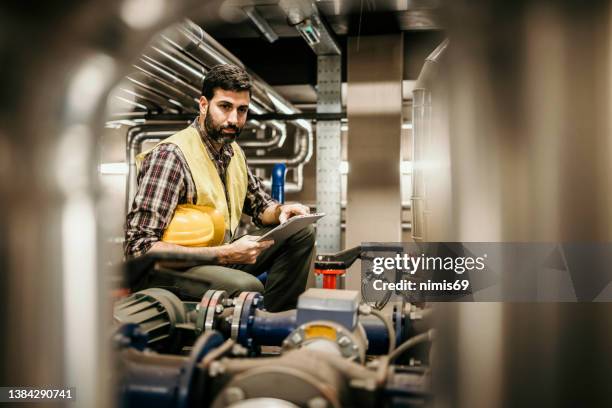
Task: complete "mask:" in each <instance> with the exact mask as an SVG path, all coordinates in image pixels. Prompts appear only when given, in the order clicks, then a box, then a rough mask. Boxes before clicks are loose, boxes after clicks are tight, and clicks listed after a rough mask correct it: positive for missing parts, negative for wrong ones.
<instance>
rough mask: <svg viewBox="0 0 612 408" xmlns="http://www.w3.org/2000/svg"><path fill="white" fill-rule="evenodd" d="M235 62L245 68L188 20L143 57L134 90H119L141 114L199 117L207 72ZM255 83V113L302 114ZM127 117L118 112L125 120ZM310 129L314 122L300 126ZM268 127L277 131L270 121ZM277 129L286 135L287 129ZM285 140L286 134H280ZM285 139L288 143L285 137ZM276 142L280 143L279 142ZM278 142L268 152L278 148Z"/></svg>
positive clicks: (131, 80) (261, 83)
mask: <svg viewBox="0 0 612 408" xmlns="http://www.w3.org/2000/svg"><path fill="white" fill-rule="evenodd" d="M221 63H231V64H235V65H238V66H241V67H244V64H242V63H241V62H240V60H238V58H236V57H235V56H234V55H233V54H231V53H230V52H229V51H228V50H226V49H225V48H223V46H222V45H221V44H219V43H218V42H217V41H215V40H214V39H213V38H212V37H211V36H210V35H208V34H207V33H206V32H205V31H204V30H203V29H202V28H200V27H199V26H197V25H196V24H194V23H193V22H191V21H189V20H187V21H186V22H184V23H183V24H178V25H176V26H173V27H171V28H169V29H168V30H166V31H164V32H163V33H162V34H161V35H160V36H159V39H158V40H157V41H156V42H155V43H154V44H153V45H152V46H150V47H149V48H148V49H147V51H145V53H143V55H142V57H141V59H140V62H139V63H138V64H137V65H134V68H135V69H136V70H137V73H135V74H131V75H129V76H128V77H127V78H126V81H124V84H125V82H129V85H131V86H132V87H134V90H130V89H129V88H130V87H129V86H127V85H126V86H122V87H120V90H121V91H123V92H124V93H126V94H128V95H127V96H128V97H122V96H121V95H117V98H119V99H120V100H122V101H123V102H125V103H127V104H128V105H129V107H130V108H132V109H134V108H135V109H139V110H141V111H146V112H142V113H150V112H154V113H162V114H163V113H196V112H197V100H198V98H199V96H200V88H199V87H200V84H201V83H202V80H203V79H204V77H205V75H206V72H207V70H208V69H209V68H210V67H212V66H214V65H217V64H221ZM247 71H248V72H249V75H251V77H252V79H253V89H252V99H251V111H252V112H253V113H255V114H263V113H282V114H297V113H300V110H299V109H297V108H295V107H294V106H293V105H292V104H291V103H290V102H288V101H287V100H286V99H285V98H283V97H282V96H281V95H280V94H278V93H277V92H276V91H275V90H274V89H273V88H272V87H271V86H270V85H268V84H267V83H265V82H264V81H263V80H262V79H261V78H260V77H259V76H257V75H256V74H255V73H253V72H250V71H249V70H248V69H247ZM124 114H125V112H117V115H119V116H121V115H124ZM295 124H296V125H297V126H299V127H302V128H303V129H305V130H310V129H309V127H310V126H309V123H307V122H305V121H298V120H296V121H295ZM268 125H269V126H274V125H275V123H274V122H271V123H269V124H268ZM278 130H279V131H281V132H282V127H281V126H279V127H278ZM281 136H282V135H281ZM281 140H284V139H283V138H282V137H281ZM274 143H276V142H274ZM274 143H273V142H270V144H266V145H263V147H270V146H274Z"/></svg>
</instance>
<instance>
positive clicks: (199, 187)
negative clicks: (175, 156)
mask: <svg viewBox="0 0 612 408" xmlns="http://www.w3.org/2000/svg"><path fill="white" fill-rule="evenodd" d="M162 143H173V144H175V145H177V146H178V148H179V149H180V150H181V153H183V156H185V160H186V161H187V166H188V167H189V170H190V171H191V177H192V178H193V181H194V183H195V187H196V192H197V194H198V200H197V202H196V203H195V204H196V205H202V206H209V207H213V208H215V209H217V210H218V211H220V212H221V213H222V214H223V217H224V219H225V229H226V230H229V231H230V232H231V234H232V235H233V233H234V231H235V230H236V228H237V227H238V224H239V223H240V216H241V215H242V207H243V206H244V199H245V197H246V192H247V185H248V176H247V167H246V159H245V157H244V152H243V151H242V149H241V148H240V146H238V143H236V142H233V143H232V148H233V150H234V156H233V157H232V159H231V161H230V164H229V166H228V168H227V172H226V174H225V185H226V187H227V199H226V196H225V189H224V188H223V183H222V181H221V178H220V177H219V173H218V172H217V168H216V167H215V164H214V163H213V161H212V159H211V158H210V156H209V154H208V150H207V149H206V146H204V142H203V141H202V138H201V137H200V133H199V132H198V130H197V129H196V128H194V127H193V126H189V127H187V128H185V129H183V130H181V131H180V132H178V133H176V134H174V135H172V136H170V137H169V138H167V139H164V140H162V141H161V142H159V143H158V144H157V145H156V146H155V147H157V146H159V145H160V144H162ZM155 147H154V148H155ZM151 150H153V149H151ZM151 150H149V151H146V152H143V153H141V154H139V155H138V156H136V165H137V167H138V169H140V165H141V163H142V161H143V160H144V158H145V157H146V156H147V155H148V154H149V153H150V152H151ZM228 202H229V208H228Z"/></svg>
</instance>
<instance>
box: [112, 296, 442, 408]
mask: <svg viewBox="0 0 612 408" xmlns="http://www.w3.org/2000/svg"><path fill="white" fill-rule="evenodd" d="M263 300H264V299H263V296H262V295H261V294H259V293H256V292H243V293H241V294H240V295H239V296H237V297H235V298H229V297H228V296H227V294H226V292H224V291H220V290H209V291H207V292H206V293H205V294H204V296H203V297H202V299H201V300H200V302H185V301H181V300H180V299H179V298H178V297H177V296H175V295H174V294H172V293H171V292H169V291H167V290H164V289H158V288H157V289H155V288H153V289H147V290H143V291H140V292H136V293H134V294H132V295H130V296H128V297H126V298H124V299H121V300H120V301H118V302H117V303H116V305H115V310H114V318H115V322H116V323H117V330H116V334H115V338H114V343H115V345H116V348H117V357H118V358H117V362H118V371H117V372H118V373H119V378H118V380H117V381H118V386H119V387H118V389H119V399H120V402H121V405H122V406H124V407H138V406H147V407H149V406H153V407H187V406H211V407H225V406H232V407H263V406H266V407H344V406H355V407H374V406H376V407H378V406H388V407H400V406H401V407H408V406H424V405H425V404H426V403H427V402H428V400H429V398H430V382H431V375H430V369H429V365H428V361H429V356H428V354H429V340H431V339H432V336H433V331H432V330H430V329H429V327H430V321H429V320H430V316H431V310H429V309H419V308H415V307H414V306H412V305H410V304H399V305H396V306H395V307H394V308H393V309H392V311H391V312H390V314H389V315H387V314H385V313H383V312H381V311H377V310H375V309H372V308H371V307H370V306H368V305H367V304H365V303H362V304H360V296H359V293H358V292H356V291H343V290H329V289H309V290H307V291H306V292H305V293H304V294H302V295H301V296H300V298H299V300H298V306H297V309H295V310H289V311H285V312H280V313H269V312H267V311H266V310H265V309H264V306H263V305H264V302H263ZM396 344H400V345H399V346H398V347H397V348H396V347H395V345H396ZM414 346H418V347H414ZM399 363H402V364H399Z"/></svg>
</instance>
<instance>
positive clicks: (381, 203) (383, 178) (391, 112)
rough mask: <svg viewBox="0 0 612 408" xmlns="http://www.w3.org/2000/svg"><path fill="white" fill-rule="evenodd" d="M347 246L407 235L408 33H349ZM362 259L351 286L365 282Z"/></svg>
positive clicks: (350, 278)
mask: <svg viewBox="0 0 612 408" xmlns="http://www.w3.org/2000/svg"><path fill="white" fill-rule="evenodd" d="M347 48H348V50H347V52H348V55H347V80H348V93H347V115H348V123H349V133H348V161H349V174H348V185H347V208H346V241H345V242H346V247H347V248H350V247H352V246H356V245H359V244H361V243H362V242H372V241H385V242H397V241H400V240H401V194H400V173H399V163H400V153H401V148H400V140H401V125H402V72H403V37H402V35H401V34H397V35H385V36H372V37H360V38H356V37H353V38H349V41H348V47H347ZM359 277H360V271H359V265H356V266H354V267H353V268H351V271H350V272H349V274H348V277H347V283H346V286H347V289H358V288H359V287H360V285H359V282H360V279H359Z"/></svg>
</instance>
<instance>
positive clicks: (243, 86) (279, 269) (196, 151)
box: [124, 65, 314, 312]
mask: <svg viewBox="0 0 612 408" xmlns="http://www.w3.org/2000/svg"><path fill="white" fill-rule="evenodd" d="M250 99H251V79H250V77H249V75H248V74H247V73H246V72H245V71H244V70H243V69H242V68H240V67H237V66H235V65H217V66H215V67H213V68H211V69H210V71H209V72H208V73H207V75H206V78H205V79H204V83H203V85H202V96H201V97H200V99H199V108H200V114H199V116H198V117H197V118H196V119H195V120H194V121H193V123H192V124H191V125H190V126H188V127H187V128H186V129H183V130H182V131H180V132H178V133H176V134H174V135H173V136H171V137H169V138H168V139H166V140H164V141H162V142H160V143H159V144H158V145H157V146H155V147H154V148H153V149H152V150H150V151H148V152H145V153H143V154H141V155H140V156H139V157H138V162H139V174H138V190H137V192H136V195H135V197H134V201H133V203H132V206H131V209H130V211H129V213H128V215H127V219H126V226H125V245H124V250H125V254H126V256H128V257H131V256H140V255H143V254H145V253H147V252H149V251H164V252H167V251H175V252H182V253H192V254H202V255H207V256H210V257H212V258H214V259H215V262H216V265H205V266H204V265H202V266H196V267H193V268H190V269H188V270H186V271H184V272H181V273H177V274H174V275H173V274H167V275H164V277H163V278H160V277H159V276H153V275H154V274H150V275H149V276H147V277H146V278H145V282H143V283H142V286H143V287H164V288H167V289H170V290H172V291H174V292H175V293H176V292H178V294H179V295H180V296H182V297H183V298H188V299H198V298H199V297H201V296H202V295H203V291H205V290H206V289H209V288H212V289H222V290H226V291H227V292H228V294H229V295H230V296H235V295H236V294H237V293H238V292H240V291H257V292H262V293H264V303H265V306H266V309H267V310H269V311H271V312H278V311H283V310H287V309H291V308H295V306H296V302H297V297H298V296H299V295H300V294H301V293H302V292H303V291H304V289H305V287H306V281H307V278H308V275H309V273H310V270H311V263H312V259H313V257H314V230H313V228H312V227H309V228H305V229H303V230H301V231H299V232H297V233H295V234H294V235H293V236H292V237H290V238H289V239H287V240H285V241H283V242H277V243H274V242H272V241H263V242H257V241H256V240H255V239H256V236H257V235H262V234H264V233H265V232H267V231H268V230H270V229H271V228H272V227H266V226H273V225H276V224H278V223H280V222H284V221H286V220H287V219H288V218H290V217H292V216H295V215H305V214H308V213H309V210H308V207H306V206H304V205H301V204H285V205H281V204H280V203H278V202H277V201H275V200H273V199H272V198H271V197H270V195H269V194H268V193H267V192H266V191H265V190H264V188H263V186H262V183H261V180H259V179H258V178H257V177H255V176H254V175H253V174H252V173H251V170H250V169H249V167H248V165H247V161H246V158H245V155H244V152H243V151H242V149H241V148H240V147H239V146H238V144H237V143H236V139H237V138H238V136H239V135H240V131H241V130H242V128H243V127H244V125H245V123H246V120H247V115H248V111H249V103H250ZM182 205H196V206H204V207H207V208H210V207H212V208H214V209H215V210H217V211H218V212H219V213H220V214H222V215H223V221H224V223H225V231H224V235H225V236H224V238H223V243H222V244H221V245H218V246H209V247H192V246H182V245H178V244H175V243H169V242H164V240H163V239H162V237H163V236H164V232H165V231H166V229H167V228H168V225H169V224H170V222H171V220H172V219H173V216H174V214H175V212H176V210H177V208H180V207H181V206H182ZM242 213H244V214H247V215H250V216H251V217H252V219H253V222H254V223H255V225H257V226H258V227H260V229H259V230H258V231H256V232H255V233H254V234H252V235H247V236H243V237H240V238H238V239H236V237H235V232H236V229H237V227H238V224H239V221H240V217H241V215H242ZM264 271H266V272H267V273H268V276H267V280H266V284H265V288H264V286H263V284H262V283H261V282H260V281H259V279H257V278H256V276H258V275H259V274H261V273H263V272H264ZM173 276H174V277H173Z"/></svg>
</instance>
